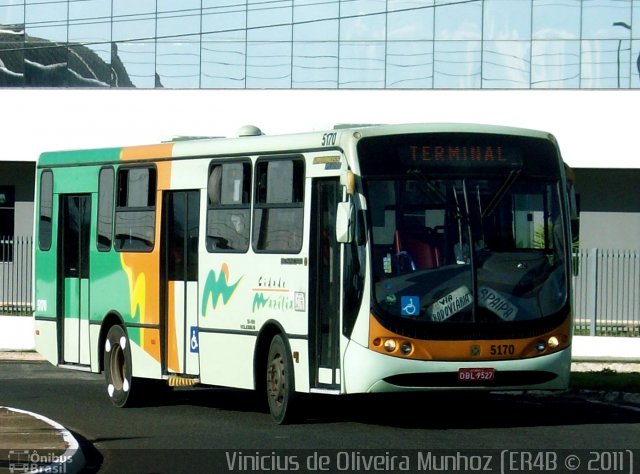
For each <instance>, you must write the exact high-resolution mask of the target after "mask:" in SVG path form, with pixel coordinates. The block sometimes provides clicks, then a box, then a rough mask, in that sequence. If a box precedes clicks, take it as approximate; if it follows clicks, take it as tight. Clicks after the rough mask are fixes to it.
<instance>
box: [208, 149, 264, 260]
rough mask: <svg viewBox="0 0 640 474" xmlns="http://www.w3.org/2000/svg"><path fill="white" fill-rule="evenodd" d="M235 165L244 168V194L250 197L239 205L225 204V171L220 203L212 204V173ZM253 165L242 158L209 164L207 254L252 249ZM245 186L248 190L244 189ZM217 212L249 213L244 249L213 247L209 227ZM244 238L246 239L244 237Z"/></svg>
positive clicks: (222, 176) (221, 183)
mask: <svg viewBox="0 0 640 474" xmlns="http://www.w3.org/2000/svg"><path fill="white" fill-rule="evenodd" d="M233 164H240V165H241V166H242V167H243V170H242V171H243V176H242V182H243V189H242V192H243V193H244V192H248V197H247V199H246V201H245V199H244V198H242V199H241V202H240V203H239V204H233V203H232V204H229V203H224V202H223V198H222V193H223V190H224V188H225V187H224V184H223V182H222V180H223V178H224V176H225V175H224V169H223V170H222V172H221V175H220V190H219V191H220V202H219V203H212V202H211V201H212V200H211V194H210V193H211V190H210V182H209V180H210V179H211V173H212V172H213V169H214V168H216V167H218V166H219V167H221V168H223V167H224V166H225V165H233ZM247 171H248V173H249V176H248V177H247V176H246V175H245V173H246V172H247ZM253 171H254V168H253V165H252V163H251V159H250V158H249V157H241V158H234V159H223V160H218V159H216V160H212V161H211V163H210V164H209V168H208V172H207V218H206V219H207V220H206V231H205V232H206V235H205V247H206V249H207V252H209V253H247V252H248V251H249V248H250V247H251V230H252V226H251V225H252V212H251V211H252V209H251V202H252V199H253V178H254V177H253V174H254V173H253ZM245 185H248V186H246V187H247V189H244V187H245ZM216 211H220V212H224V213H226V212H229V211H231V212H233V211H238V212H244V211H246V213H247V217H246V219H245V220H246V239H247V243H246V245H245V247H244V248H241V249H235V248H222V247H220V248H217V247H213V246H212V242H211V240H210V236H209V226H210V225H211V221H212V215H214V214H215V213H216ZM243 237H245V236H244V235H243Z"/></svg>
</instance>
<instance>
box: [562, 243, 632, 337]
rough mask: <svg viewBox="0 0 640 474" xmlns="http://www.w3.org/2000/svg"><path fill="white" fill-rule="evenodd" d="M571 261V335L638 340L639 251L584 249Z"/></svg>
mask: <svg viewBox="0 0 640 474" xmlns="http://www.w3.org/2000/svg"><path fill="white" fill-rule="evenodd" d="M574 259H575V261H574V264H575V265H576V266H577V269H578V275H577V276H574V279H573V289H574V294H573V303H574V305H573V307H574V314H575V321H576V324H575V333H576V334H579V335H591V336H640V251H638V250H604V249H584V250H580V251H579V252H577V253H576V254H574Z"/></svg>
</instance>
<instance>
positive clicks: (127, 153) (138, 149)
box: [120, 143, 173, 161]
mask: <svg viewBox="0 0 640 474" xmlns="http://www.w3.org/2000/svg"><path fill="white" fill-rule="evenodd" d="M172 156H173V143H162V144H160V145H143V146H131V147H126V148H123V149H122V151H121V152H120V159H121V160H124V161H131V160H152V159H154V158H170V157H172Z"/></svg>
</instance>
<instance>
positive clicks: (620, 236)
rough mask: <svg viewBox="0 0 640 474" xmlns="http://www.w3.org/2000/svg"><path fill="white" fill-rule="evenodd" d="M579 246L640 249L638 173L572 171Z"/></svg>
mask: <svg viewBox="0 0 640 474" xmlns="http://www.w3.org/2000/svg"><path fill="white" fill-rule="evenodd" d="M574 172H575V176H576V189H577V191H578V194H579V200H580V247H581V248H583V249H588V248H601V249H614V250H627V249H636V250H637V249H640V190H639V189H638V183H640V170H637V169H596V168H578V169H574Z"/></svg>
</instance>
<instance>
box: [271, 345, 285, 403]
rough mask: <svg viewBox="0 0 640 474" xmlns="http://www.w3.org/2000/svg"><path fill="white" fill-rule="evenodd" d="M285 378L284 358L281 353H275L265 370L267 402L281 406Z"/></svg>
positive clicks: (283, 396)
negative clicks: (266, 370) (267, 368)
mask: <svg viewBox="0 0 640 474" xmlns="http://www.w3.org/2000/svg"><path fill="white" fill-rule="evenodd" d="M285 380H286V379H285V366H284V358H283V357H282V354H276V355H275V356H274V357H273V359H271V362H270V363H269V370H268V372H267V392H268V394H269V402H271V403H272V404H273V405H274V406H276V407H281V406H282V404H283V403H284V398H285V393H286V386H285Z"/></svg>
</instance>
